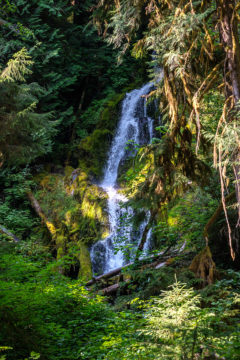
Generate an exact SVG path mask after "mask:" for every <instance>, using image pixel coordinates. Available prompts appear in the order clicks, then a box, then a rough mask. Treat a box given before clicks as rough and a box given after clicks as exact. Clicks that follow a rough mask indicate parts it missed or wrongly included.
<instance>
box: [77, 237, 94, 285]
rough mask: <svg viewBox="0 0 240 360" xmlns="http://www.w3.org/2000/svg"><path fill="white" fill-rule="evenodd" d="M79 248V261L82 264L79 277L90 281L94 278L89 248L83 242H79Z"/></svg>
mask: <svg viewBox="0 0 240 360" xmlns="http://www.w3.org/2000/svg"><path fill="white" fill-rule="evenodd" d="M78 247H79V256H78V259H79V263H80V270H79V277H81V278H84V279H85V280H89V279H91V277H92V265H91V258H90V254H89V251H88V248H87V246H86V245H85V244H84V243H82V242H81V241H79V242H78Z"/></svg>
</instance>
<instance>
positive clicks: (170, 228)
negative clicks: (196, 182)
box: [154, 188, 218, 251]
mask: <svg viewBox="0 0 240 360" xmlns="http://www.w3.org/2000/svg"><path fill="white" fill-rule="evenodd" d="M217 206H218V202H217V200H214V199H213V197H212V196H211V194H209V193H208V192H207V189H203V190H202V189H199V188H196V190H195V191H189V192H187V193H186V194H185V196H183V197H181V198H180V199H178V200H176V201H175V204H174V203H173V204H172V206H171V204H170V206H169V210H168V213H167V220H166V221H160V222H158V224H157V225H156V226H155V227H154V233H155V235H156V241H157V247H158V248H159V247H168V246H173V245H175V244H180V245H182V244H183V243H185V244H186V248H189V249H191V250H194V251H200V250H201V249H202V247H203V246H204V244H205V239H204V237H203V229H204V226H205V225H206V224H207V222H208V220H209V218H210V217H211V216H212V214H213V213H214V211H215V209H216V208H217Z"/></svg>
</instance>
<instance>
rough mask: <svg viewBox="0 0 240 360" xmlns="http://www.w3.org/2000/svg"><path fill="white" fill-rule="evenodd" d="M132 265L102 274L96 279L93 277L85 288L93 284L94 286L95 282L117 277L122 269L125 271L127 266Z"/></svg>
mask: <svg viewBox="0 0 240 360" xmlns="http://www.w3.org/2000/svg"><path fill="white" fill-rule="evenodd" d="M130 265H133V263H129V264H127V265H124V266H121V267H119V268H117V269H114V270H111V271H109V272H108V273H106V274H102V275H99V276H96V277H93V278H92V279H91V280H90V281H88V282H87V284H86V286H91V285H93V284H95V283H96V282H98V281H100V280H105V279H109V278H111V277H113V276H116V275H118V274H119V273H120V272H121V271H122V270H123V269H126V268H127V267H128V266H130Z"/></svg>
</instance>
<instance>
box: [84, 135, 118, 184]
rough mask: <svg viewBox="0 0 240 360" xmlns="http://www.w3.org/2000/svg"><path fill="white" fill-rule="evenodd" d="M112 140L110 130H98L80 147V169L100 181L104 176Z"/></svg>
mask: <svg viewBox="0 0 240 360" xmlns="http://www.w3.org/2000/svg"><path fill="white" fill-rule="evenodd" d="M111 140H112V132H111V131H110V130H107V129H104V130H100V129H96V130H94V132H93V133H92V134H91V135H89V136H87V137H86V138H85V139H84V140H82V141H81V143H80V145H79V156H80V159H79V167H80V168H81V169H83V170H84V171H85V172H86V173H87V174H88V175H90V176H93V177H94V178H97V179H99V178H100V177H101V176H102V174H103V168H104V164H105V162H106V157H107V155H106V154H107V152H108V149H109V147H110V144H111Z"/></svg>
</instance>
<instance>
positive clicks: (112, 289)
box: [98, 283, 120, 295]
mask: <svg viewBox="0 0 240 360" xmlns="http://www.w3.org/2000/svg"><path fill="white" fill-rule="evenodd" d="M119 286H120V285H119V283H117V284H113V285H111V286H108V287H106V288H105V289H102V290H99V292H98V293H99V294H100V295H111V294H112V293H115V292H116V291H117V290H118V289H119Z"/></svg>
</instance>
